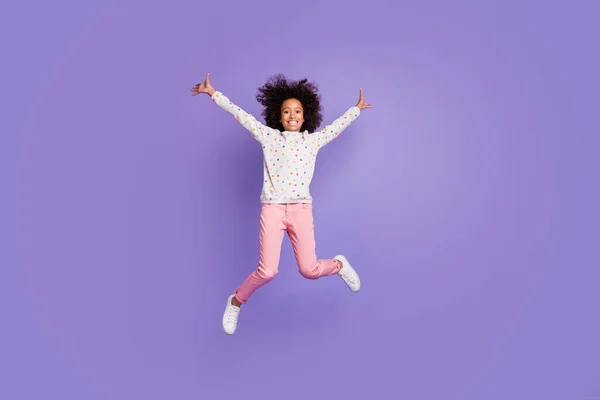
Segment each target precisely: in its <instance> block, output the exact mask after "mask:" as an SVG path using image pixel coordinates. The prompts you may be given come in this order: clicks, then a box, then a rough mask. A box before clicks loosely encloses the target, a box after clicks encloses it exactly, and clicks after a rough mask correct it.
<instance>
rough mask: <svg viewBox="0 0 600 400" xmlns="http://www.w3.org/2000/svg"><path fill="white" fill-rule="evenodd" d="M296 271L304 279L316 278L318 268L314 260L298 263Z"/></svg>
mask: <svg viewBox="0 0 600 400" xmlns="http://www.w3.org/2000/svg"><path fill="white" fill-rule="evenodd" d="M298 271H299V272H300V275H302V276H303V277H305V278H306V279H317V278H318V277H319V269H318V267H317V263H316V262H313V263H310V264H308V263H300V264H298Z"/></svg>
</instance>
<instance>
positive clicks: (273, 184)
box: [191, 74, 371, 335]
mask: <svg viewBox="0 0 600 400" xmlns="http://www.w3.org/2000/svg"><path fill="white" fill-rule="evenodd" d="M258 90H259V93H258V95H257V96H256V99H257V100H258V101H259V102H260V103H261V104H262V105H263V106H264V110H263V112H262V115H263V116H264V117H265V122H266V125H265V124H262V123H260V122H258V121H257V120H256V119H255V118H254V117H253V116H252V115H250V114H248V113H247V112H245V111H244V110H242V109H241V108H240V107H238V106H236V105H235V104H233V103H232V102H231V101H230V100H229V99H228V98H227V97H226V96H224V95H223V93H221V92H219V91H217V90H215V88H214V87H213V86H212V85H211V83H210V74H207V75H206V79H205V80H204V82H202V83H198V84H196V85H195V86H194V87H193V88H192V89H191V92H192V95H193V96H196V95H198V94H200V93H206V94H208V95H209V96H210V97H211V98H212V100H213V101H214V102H215V103H216V104H217V105H218V106H219V107H221V108H222V109H223V110H225V111H227V112H228V113H229V114H231V115H233V116H234V117H235V119H236V120H237V121H238V122H239V123H240V124H241V125H242V126H243V127H244V128H246V129H247V130H249V131H250V133H251V134H252V136H253V137H254V139H256V140H257V141H258V142H259V143H260V144H261V145H262V148H263V159H264V162H263V169H264V182H263V189H262V193H261V202H262V209H261V213H260V235H259V239H260V257H259V262H258V268H257V269H256V270H255V271H253V272H252V273H251V274H250V275H249V276H248V277H247V278H246V279H245V280H244V282H243V283H242V284H241V286H240V287H239V288H238V289H236V290H235V291H234V293H233V294H232V295H230V296H229V298H228V299H227V304H226V306H225V312H224V314H223V329H224V330H225V333H227V334H229V335H231V334H233V333H234V332H235V329H236V327H237V321H238V316H239V313H240V308H241V305H242V304H244V303H246V302H247V301H248V299H249V297H250V296H251V295H252V293H254V291H256V289H258V288H259V287H261V286H263V285H265V284H266V283H268V282H269V281H271V280H272V279H273V278H274V277H275V275H276V274H277V270H278V267H279V257H280V252H281V244H282V241H283V236H284V232H287V234H288V237H289V239H290V241H291V243H292V247H293V249H294V255H295V257H296V262H297V264H298V269H299V271H300V274H301V275H302V276H304V277H305V278H308V279H318V278H320V277H323V276H330V275H334V274H337V275H339V276H340V277H341V278H342V279H343V280H344V282H346V284H347V285H348V287H349V288H350V289H351V290H352V291H354V292H358V291H359V289H360V279H359V277H358V275H357V273H356V271H355V270H354V269H353V268H352V266H351V265H350V263H349V262H348V260H347V259H346V258H345V257H344V256H343V255H338V256H336V257H334V258H333V259H330V260H318V259H317V256H316V250H315V249H316V246H315V236H314V225H313V214H312V200H313V199H312V197H311V195H310V190H309V185H310V182H311V180H312V177H313V172H314V169H315V161H316V158H317V153H318V152H319V150H320V149H321V148H322V147H323V146H325V145H326V144H327V143H329V142H330V141H332V140H333V139H335V138H336V137H337V136H338V135H339V134H340V133H341V132H342V131H343V130H344V129H346V128H347V127H348V126H349V125H350V124H351V123H352V122H353V121H354V120H355V119H356V118H358V116H359V115H360V112H361V111H362V110H364V109H365V108H371V105H369V104H368V103H366V102H365V100H364V98H363V92H362V89H360V97H359V100H358V103H357V104H356V106H354V107H351V108H350V109H348V111H346V112H345V113H344V115H342V116H341V117H340V118H338V119H337V120H335V121H334V122H333V123H332V124H331V125H328V126H326V127H324V128H323V129H321V130H320V131H317V128H318V127H319V125H320V124H321V122H322V120H323V117H322V115H321V109H322V107H321V103H320V95H319V94H318V93H317V86H316V85H315V84H314V83H308V82H307V80H306V79H303V80H301V81H297V82H288V81H287V80H286V79H285V77H284V76H283V75H275V76H273V77H271V78H270V79H269V80H268V81H267V83H266V84H265V85H264V86H262V87H261V88H259V89H258ZM313 132H314V133H313Z"/></svg>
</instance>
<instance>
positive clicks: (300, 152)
mask: <svg viewBox="0 0 600 400" xmlns="http://www.w3.org/2000/svg"><path fill="white" fill-rule="evenodd" d="M212 99H213V101H214V102H215V103H216V104H217V105H218V106H219V107H221V108H222V109H223V110H225V111H227V112H228V113H229V114H231V115H233V116H234V117H235V119H236V121H238V122H239V123H240V124H241V125H242V126H243V127H244V128H246V129H247V130H248V131H250V133H251V134H252V137H254V139H256V140H257V141H258V142H259V143H261V145H262V148H263V157H264V163H263V169H264V179H263V190H262V193H261V202H262V203H311V202H312V197H311V195H310V182H311V181H312V177H313V174H314V171H315V163H316V161H317V153H318V152H319V150H320V149H321V148H322V147H323V146H325V145H327V144H328V143H329V142H331V141H332V140H333V139H335V138H336V137H338V136H339V134H340V133H342V132H343V131H344V130H345V129H346V128H347V127H348V126H349V125H350V124H351V123H352V122H353V121H354V120H355V119H356V118H358V116H359V115H360V109H359V108H358V107H351V108H350V109H349V110H348V111H346V112H345V113H344V115H342V116H341V117H339V118H338V119H336V120H335V121H333V123H331V125H328V126H326V127H325V128H323V129H322V130H320V131H317V132H315V133H312V134H309V133H308V132H307V131H304V132H287V131H285V132H281V131H278V130H276V129H272V128H269V127H268V126H266V125H263V124H262V123H260V122H259V121H257V120H256V118H254V117H253V116H252V115H251V114H248V113H247V112H245V111H244V110H242V109H241V108H240V107H238V106H236V105H235V104H233V103H232V102H231V101H230V100H229V99H228V98H227V97H226V96H224V95H223V94H222V93H221V92H215V93H214V94H213V96H212Z"/></svg>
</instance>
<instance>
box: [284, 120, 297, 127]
mask: <svg viewBox="0 0 600 400" xmlns="http://www.w3.org/2000/svg"><path fill="white" fill-rule="evenodd" d="M287 123H288V125H289V126H298V121H288V122H287Z"/></svg>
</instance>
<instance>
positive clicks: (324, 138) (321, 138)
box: [314, 89, 371, 147]
mask: <svg viewBox="0 0 600 400" xmlns="http://www.w3.org/2000/svg"><path fill="white" fill-rule="evenodd" d="M365 108H371V105H370V104H369V103H367V102H365V98H364V95H363V91H362V89H360V97H359V98H358V103H356V105H355V106H352V107H350V108H349V109H348V110H347V111H346V112H345V113H344V114H343V115H342V116H341V117H339V118H338V119H336V120H335V121H333V122H332V123H331V124H330V125H327V126H326V127H324V128H323V129H321V130H320V131H318V132H315V133H314V135H315V138H316V139H317V143H318V145H319V147H323V146H325V145H326V144H328V143H329V142H331V141H332V140H333V139H335V138H336V137H338V136H339V134H340V133H342V132H343V131H344V129H346V128H347V127H348V126H350V124H351V123H352V122H354V120H355V119H356V118H358V116H359V115H360V112H361V111H362V110H364V109H365Z"/></svg>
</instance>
